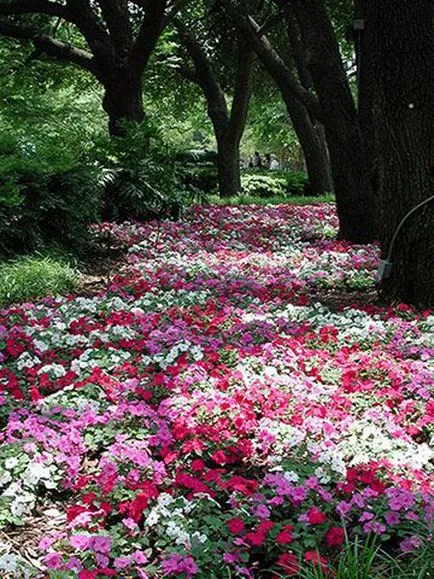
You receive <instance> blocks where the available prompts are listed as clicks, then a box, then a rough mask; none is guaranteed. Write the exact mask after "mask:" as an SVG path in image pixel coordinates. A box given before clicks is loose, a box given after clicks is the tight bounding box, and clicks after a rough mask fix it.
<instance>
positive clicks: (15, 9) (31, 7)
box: [0, 0, 72, 20]
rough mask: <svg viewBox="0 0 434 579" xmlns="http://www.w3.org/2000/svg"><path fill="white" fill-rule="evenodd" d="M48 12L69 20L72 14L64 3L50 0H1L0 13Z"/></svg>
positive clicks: (10, 14) (7, 14)
mask: <svg viewBox="0 0 434 579" xmlns="http://www.w3.org/2000/svg"><path fill="white" fill-rule="evenodd" d="M32 12H33V13H39V14H48V15H50V16H57V17H59V18H64V19H65V20H71V17H72V14H71V13H70V11H69V10H68V8H67V7H66V6H65V5H64V4H58V3H57V2H50V0H1V1H0V15H1V16H12V15H14V14H31V13H32Z"/></svg>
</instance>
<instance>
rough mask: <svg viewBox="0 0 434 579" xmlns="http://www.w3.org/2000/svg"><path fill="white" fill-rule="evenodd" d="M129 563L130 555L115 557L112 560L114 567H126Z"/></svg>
mask: <svg viewBox="0 0 434 579" xmlns="http://www.w3.org/2000/svg"><path fill="white" fill-rule="evenodd" d="M130 564H131V557H117V558H116V559H115V560H114V562H113V565H114V566H115V567H116V569H125V567H128V566H129V565H130Z"/></svg>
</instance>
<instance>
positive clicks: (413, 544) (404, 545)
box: [399, 535, 422, 553]
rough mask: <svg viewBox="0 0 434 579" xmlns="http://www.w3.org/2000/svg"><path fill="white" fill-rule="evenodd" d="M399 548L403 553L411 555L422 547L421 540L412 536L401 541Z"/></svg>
mask: <svg viewBox="0 0 434 579" xmlns="http://www.w3.org/2000/svg"><path fill="white" fill-rule="evenodd" d="M399 546H400V547H401V550H402V551H403V552H404V553H411V551H415V550H416V549H419V547H421V546H422V539H421V538H420V537H418V536H417V535H412V536H411V537H408V538H407V539H404V540H403V541H401V543H400V544H399Z"/></svg>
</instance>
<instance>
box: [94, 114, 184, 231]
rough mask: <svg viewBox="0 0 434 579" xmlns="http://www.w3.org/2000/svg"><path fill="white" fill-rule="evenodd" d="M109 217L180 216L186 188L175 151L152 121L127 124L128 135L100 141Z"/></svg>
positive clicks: (105, 212)
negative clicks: (163, 138) (166, 142)
mask: <svg viewBox="0 0 434 579" xmlns="http://www.w3.org/2000/svg"><path fill="white" fill-rule="evenodd" d="M94 153H95V158H96V159H97V164H98V166H99V168H100V170H101V174H102V178H101V185H102V188H103V196H104V209H103V217H104V219H106V220H117V221H124V220H126V219H131V218H133V219H143V220H146V219H151V218H164V217H177V216H178V215H179V213H180V211H181V208H182V206H183V204H184V201H185V189H184V185H183V182H182V175H181V170H180V166H179V165H178V163H177V161H176V152H175V151H174V150H173V149H171V148H170V147H168V146H167V145H166V144H165V143H164V142H163V140H162V137H161V135H160V133H159V131H158V130H157V129H156V127H154V126H152V125H151V124H150V123H149V122H146V121H145V122H144V123H142V124H141V125H126V126H125V136H123V137H117V138H112V139H106V140H103V141H101V142H100V143H97V146H96V148H95V151H94Z"/></svg>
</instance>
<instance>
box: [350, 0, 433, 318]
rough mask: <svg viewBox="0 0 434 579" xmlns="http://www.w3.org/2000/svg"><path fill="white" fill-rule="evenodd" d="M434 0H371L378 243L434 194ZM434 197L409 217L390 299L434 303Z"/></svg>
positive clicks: (388, 286) (367, 77)
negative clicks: (433, 115) (379, 202)
mask: <svg viewBox="0 0 434 579" xmlns="http://www.w3.org/2000/svg"><path fill="white" fill-rule="evenodd" d="M433 17H434V6H433V4H432V2H431V0H412V2H402V1H400V0H383V1H382V2H381V3H378V1H377V0H366V2H365V38H364V42H363V47H364V48H363V51H364V53H363V59H364V70H363V74H362V77H361V82H362V84H363V91H365V93H366V102H367V103H369V104H370V106H371V109H370V111H369V112H370V113H371V114H372V127H373V137H374V147H375V152H376V154H377V156H378V161H377V172H378V187H379V195H380V201H381V205H380V211H381V224H382V227H381V239H380V241H381V249H382V254H383V258H386V257H387V256H388V253H389V251H390V243H391V240H392V237H393V235H394V232H395V231H396V228H397V227H398V225H399V223H400V222H401V220H402V219H403V218H404V217H405V216H406V215H407V214H408V212H409V211H410V210H411V209H412V208H414V207H415V206H417V205H418V204H419V203H421V202H423V201H424V200H425V199H428V198H429V197H430V196H432V195H433V194H434V188H433V184H434V182H433V178H434V125H433V122H432V121H433V119H432V113H433V110H434V91H433V90H432V87H433V86H434V75H433V68H432V65H433V62H434V42H433V32H434V30H433ZM433 231H434V202H433V201H431V202H430V203H429V204H427V205H425V206H424V207H423V208H421V209H419V210H418V211H417V212H415V213H414V214H413V215H412V216H410V217H409V219H408V220H407V221H406V222H405V224H404V226H403V228H402V230H401V232H400V233H399V234H398V236H397V238H396V243H395V246H394V248H393V252H392V255H391V261H392V264H393V265H392V272H391V276H390V277H389V278H388V279H386V280H385V282H384V283H383V284H382V286H381V293H382V295H383V296H384V297H385V298H387V299H388V300H389V301H394V300H399V301H404V302H407V303H411V304H414V305H420V306H430V307H432V306H434V262H433V256H434V235H433Z"/></svg>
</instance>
